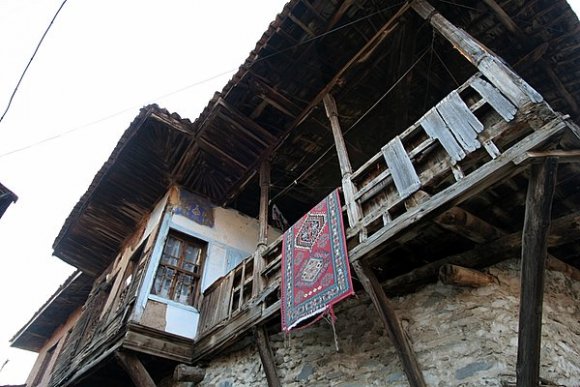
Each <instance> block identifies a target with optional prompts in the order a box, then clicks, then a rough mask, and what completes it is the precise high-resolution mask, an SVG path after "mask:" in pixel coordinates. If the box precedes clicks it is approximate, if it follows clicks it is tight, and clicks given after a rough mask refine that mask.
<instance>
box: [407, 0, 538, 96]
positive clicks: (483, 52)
mask: <svg viewBox="0 0 580 387" xmlns="http://www.w3.org/2000/svg"><path fill="white" fill-rule="evenodd" d="M412 7H413V9H414V10H415V11H416V12H417V13H418V14H419V16H421V17H422V18H423V19H425V20H427V21H429V23H430V24H431V25H432V26H433V28H434V29H435V30H437V31H438V32H439V33H440V34H441V35H442V36H443V37H444V38H445V39H447V40H448V41H449V42H450V43H451V44H452V45H453V47H454V48H455V49H456V50H458V51H459V52H460V53H461V55H463V56H464V57H465V58H466V59H467V60H469V61H470V62H471V63H472V64H473V65H474V66H476V67H477V68H478V69H479V71H480V72H481V73H482V74H483V75H484V76H485V77H486V78H487V79H489V80H490V81H491V82H492V83H493V84H494V85H495V87H497V88H498V89H500V90H501V92H502V93H503V94H504V95H505V96H506V97H508V99H509V100H510V101H511V102H513V103H514V105H516V106H517V107H521V106H523V105H525V104H526V103H529V102H534V103H537V102H542V96H541V95H540V94H538V92H537V91H536V90H534V89H533V88H532V87H531V86H530V85H529V84H528V83H527V82H525V81H524V80H523V79H522V78H520V77H519V76H518V75H517V74H516V73H514V72H513V71H512V70H511V69H510V68H509V67H508V66H506V65H505V64H504V62H503V61H502V60H500V59H499V58H498V57H497V56H496V55H495V54H493V53H492V52H490V51H489V50H488V49H487V48H486V47H485V46H484V45H483V44H481V43H480V42H479V41H477V40H476V39H475V38H474V37H473V36H471V35H469V34H468V33H467V32H465V31H464V30H462V29H461V28H458V27H456V26H455V25H453V24H452V23H451V22H450V21H449V20H447V19H446V18H445V17H443V15H441V14H440V13H439V12H438V11H437V10H436V9H435V8H433V6H431V4H429V3H428V2H427V1H425V0H415V1H413V2H412Z"/></svg>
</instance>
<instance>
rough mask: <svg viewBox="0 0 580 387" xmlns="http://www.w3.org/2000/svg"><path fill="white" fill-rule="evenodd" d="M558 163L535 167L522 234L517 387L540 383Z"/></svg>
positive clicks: (550, 159)
mask: <svg viewBox="0 0 580 387" xmlns="http://www.w3.org/2000/svg"><path fill="white" fill-rule="evenodd" d="M557 168H558V159H556V158H553V157H549V158H546V159H545V161H544V162H543V163H541V164H532V167H531V174H530V180H529V182H528V194H527V197H526V215H525V220H524V230H523V233H522V263H521V265H522V274H521V292H520V321H519V333H518V360H517V366H516V374H517V386H518V387H528V386H537V385H538V384H539V382H540V343H541V335H542V300H543V296H544V269H545V265H546V256H547V253H548V244H547V237H548V234H549V231H550V219H551V214H552V198H553V196H554V189H555V186H556V170H557Z"/></svg>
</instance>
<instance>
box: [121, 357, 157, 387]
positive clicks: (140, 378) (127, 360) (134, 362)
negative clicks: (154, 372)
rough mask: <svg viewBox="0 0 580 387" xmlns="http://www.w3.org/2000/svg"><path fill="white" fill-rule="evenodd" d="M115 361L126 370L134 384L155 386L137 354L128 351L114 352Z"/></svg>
mask: <svg viewBox="0 0 580 387" xmlns="http://www.w3.org/2000/svg"><path fill="white" fill-rule="evenodd" d="M115 358H116V359H117V363H119V365H120V366H121V368H123V369H124V370H125V372H127V374H128V375H129V377H130V378H131V380H132V381H133V383H134V384H135V386H139V387H156V384H155V382H154V381H153V379H152V378H151V375H149V372H147V370H146V369H145V366H144V365H143V363H141V361H140V360H139V358H138V357H137V355H135V354H133V353H130V352H123V351H117V352H115Z"/></svg>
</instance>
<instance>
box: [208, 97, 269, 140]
mask: <svg viewBox="0 0 580 387" xmlns="http://www.w3.org/2000/svg"><path fill="white" fill-rule="evenodd" d="M216 104H217V105H220V106H222V107H223V108H225V109H226V110H227V111H228V113H229V114H230V115H231V116H232V117H233V118H234V119H235V120H236V121H238V122H239V123H240V124H241V125H243V126H245V127H247V128H250V129H252V130H254V131H255V132H257V133H259V134H260V135H261V136H262V137H264V141H266V142H267V143H269V144H272V143H273V142H275V141H276V139H277V138H276V136H274V135H273V134H272V133H270V131H269V130H267V129H266V128H264V127H262V126H261V125H260V124H258V123H257V122H256V121H254V120H251V119H250V118H248V117H246V116H244V115H243V114H242V113H241V112H240V111H239V110H238V109H237V108H235V107H234V106H232V105H230V104H229V103H227V102H226V101H225V100H224V99H223V98H221V97H220V98H218V100H217V103H216Z"/></svg>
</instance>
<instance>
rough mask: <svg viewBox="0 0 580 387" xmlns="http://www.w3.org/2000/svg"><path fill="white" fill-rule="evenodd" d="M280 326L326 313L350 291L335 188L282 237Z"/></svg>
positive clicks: (287, 325)
mask: <svg viewBox="0 0 580 387" xmlns="http://www.w3.org/2000/svg"><path fill="white" fill-rule="evenodd" d="M283 238H284V239H283V245H282V246H283V251H282V301H281V312H282V330H284V331H286V332H288V331H289V330H291V329H293V328H295V327H296V326H297V325H299V324H300V323H302V322H304V321H305V320H307V319H310V318H313V317H315V316H316V317H317V318H320V317H321V316H323V315H324V314H325V313H328V314H330V315H331V316H334V314H333V305H334V304H336V303H337V302H338V301H340V300H342V299H343V298H345V297H348V296H349V295H351V294H353V293H354V292H353V287H352V282H351V278H350V268H349V261H348V253H347V249H346V242H345V238H344V225H343V221H342V210H341V205H340V198H339V196H338V190H335V191H334V192H332V193H331V194H330V195H329V196H327V197H326V198H325V199H324V200H323V201H322V202H320V203H319V204H318V205H317V206H316V207H314V208H313V209H311V210H310V211H308V213H306V215H304V216H303V217H302V218H301V219H300V220H299V221H298V222H296V223H295V224H294V225H293V226H292V227H290V228H289V229H288V230H287V231H286V232H285V233H284V237H283Z"/></svg>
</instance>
